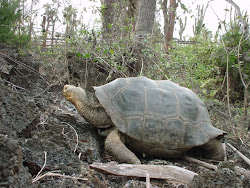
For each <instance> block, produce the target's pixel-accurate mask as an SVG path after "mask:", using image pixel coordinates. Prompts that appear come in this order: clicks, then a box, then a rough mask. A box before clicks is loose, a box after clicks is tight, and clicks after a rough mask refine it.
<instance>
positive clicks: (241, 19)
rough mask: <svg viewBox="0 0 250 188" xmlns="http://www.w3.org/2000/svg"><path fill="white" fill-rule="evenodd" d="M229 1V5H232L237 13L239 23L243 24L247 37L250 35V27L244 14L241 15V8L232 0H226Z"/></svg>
mask: <svg viewBox="0 0 250 188" xmlns="http://www.w3.org/2000/svg"><path fill="white" fill-rule="evenodd" d="M225 1H227V2H228V3H230V4H231V5H232V6H233V7H234V8H235V10H236V13H237V16H238V18H239V21H240V22H241V23H242V25H243V33H244V34H245V35H249V25H248V23H247V22H246V21H245V20H244V18H243V16H242V14H241V11H240V8H239V6H238V5H237V4H236V3H235V2H234V1H232V0H225Z"/></svg>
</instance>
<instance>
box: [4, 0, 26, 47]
mask: <svg viewBox="0 0 250 188" xmlns="http://www.w3.org/2000/svg"><path fill="white" fill-rule="evenodd" d="M19 3H20V1H19V0H2V1H1V4H0V25H1V26H0V42H4V43H12V42H14V40H15V39H16V38H17V37H16V34H15V32H16V30H17V23H18V21H19V20H20V17H21V12H20V9H19Z"/></svg>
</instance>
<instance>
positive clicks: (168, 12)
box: [161, 0, 177, 53]
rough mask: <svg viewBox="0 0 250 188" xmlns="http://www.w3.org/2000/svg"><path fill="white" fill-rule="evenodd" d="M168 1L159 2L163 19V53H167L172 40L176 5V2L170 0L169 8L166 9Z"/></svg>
mask: <svg viewBox="0 0 250 188" xmlns="http://www.w3.org/2000/svg"><path fill="white" fill-rule="evenodd" d="M167 4H168V0H163V1H161V7H162V12H163V17H164V43H165V45H164V51H165V53H167V52H168V50H169V47H170V44H171V41H172V40H173V34H174V24H175V15H176V8H177V3H176V0H170V4H169V7H168V8H167Z"/></svg>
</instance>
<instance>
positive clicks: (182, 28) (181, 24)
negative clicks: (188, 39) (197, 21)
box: [179, 16, 187, 40]
mask: <svg viewBox="0 0 250 188" xmlns="http://www.w3.org/2000/svg"><path fill="white" fill-rule="evenodd" d="M179 25H180V30H179V36H180V40H183V37H182V36H183V32H184V30H185V29H186V25H187V16H185V21H184V23H183V22H182V19H181V18H179Z"/></svg>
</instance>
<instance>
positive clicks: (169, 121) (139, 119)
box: [95, 77, 223, 149]
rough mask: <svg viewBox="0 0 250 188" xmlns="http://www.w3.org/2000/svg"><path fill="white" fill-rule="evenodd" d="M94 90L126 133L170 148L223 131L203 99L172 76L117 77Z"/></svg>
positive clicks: (194, 143) (205, 139)
mask: <svg viewBox="0 0 250 188" xmlns="http://www.w3.org/2000/svg"><path fill="white" fill-rule="evenodd" d="M95 94H96V97H97V98H98V100H99V102H100V103H101V105H102V106H103V107H104V108H105V110H106V112H107V114H108V115H109V116H110V117H111V119H112V121H113V123H114V124H115V126H116V127H117V128H118V129H119V130H120V131H121V132H122V133H124V134H126V135H127V136H129V137H132V138H133V139H136V140H138V141H141V142H145V143H150V144H151V145H158V146H161V145H162V146H164V147H167V148H168V149H189V148H192V147H194V146H199V145H203V144H205V143H207V142H208V141H209V140H210V139H213V138H215V137H217V136H219V135H223V131H222V130H220V129H217V128H215V127H214V126H213V125H212V124H211V120H210V117H209V114H208V111H207V108H206V106H205V104H204V102H203V101H202V100H201V99H200V98H199V97H198V96H197V95H196V94H195V93H194V92H192V91H191V90H190V89H187V88H184V87H181V86H179V85H177V84H175V83H174V82H171V81H169V80H151V79H148V78H146V77H130V78H118V79H116V80H114V81H112V82H110V83H108V84H105V85H103V86H100V87H95Z"/></svg>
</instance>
